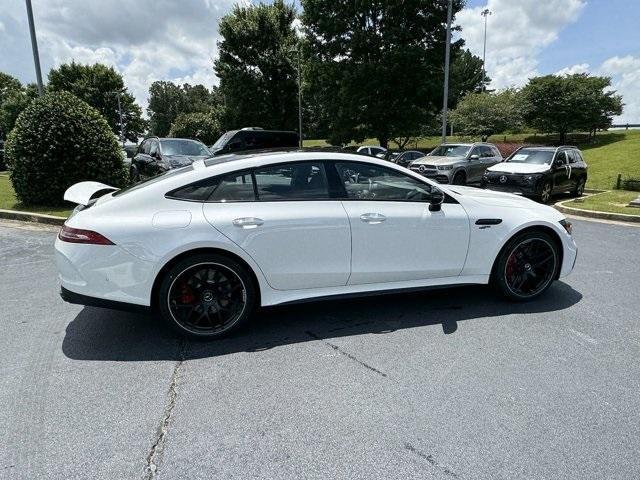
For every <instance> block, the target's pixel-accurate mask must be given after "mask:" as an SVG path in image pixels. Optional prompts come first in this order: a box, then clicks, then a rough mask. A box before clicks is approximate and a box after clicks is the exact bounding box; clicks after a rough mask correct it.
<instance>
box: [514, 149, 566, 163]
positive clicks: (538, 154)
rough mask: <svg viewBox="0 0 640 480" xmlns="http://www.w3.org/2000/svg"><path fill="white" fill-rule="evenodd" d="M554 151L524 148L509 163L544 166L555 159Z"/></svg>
mask: <svg viewBox="0 0 640 480" xmlns="http://www.w3.org/2000/svg"><path fill="white" fill-rule="evenodd" d="M554 153H555V152H554V151H553V150H534V149H532V148H523V149H522V150H519V151H517V152H516V153H515V154H514V155H513V156H512V157H511V158H510V159H508V160H507V162H511V163H532V164H537V165H544V164H545V163H551V160H552V159H553V154H554Z"/></svg>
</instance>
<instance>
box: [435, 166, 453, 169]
mask: <svg viewBox="0 0 640 480" xmlns="http://www.w3.org/2000/svg"><path fill="white" fill-rule="evenodd" d="M452 168H453V165H438V170H451V169H452Z"/></svg>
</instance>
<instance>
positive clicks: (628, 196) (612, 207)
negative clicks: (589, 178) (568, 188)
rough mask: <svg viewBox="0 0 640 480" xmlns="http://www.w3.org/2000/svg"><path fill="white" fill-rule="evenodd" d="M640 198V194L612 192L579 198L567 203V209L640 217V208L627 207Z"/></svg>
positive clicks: (622, 191) (621, 191)
mask: <svg viewBox="0 0 640 480" xmlns="http://www.w3.org/2000/svg"><path fill="white" fill-rule="evenodd" d="M639 196H640V192H627V191H625V190H612V191H610V192H605V193H598V194H596V195H590V196H588V197H583V198H578V199H576V200H573V201H571V202H567V203H565V205H566V206H567V207H574V208H581V209H584V210H596V211H599V212H613V213H626V214H628V215H640V208H637V207H629V206H627V205H629V202H630V201H631V200H633V199H635V198H638V197H639Z"/></svg>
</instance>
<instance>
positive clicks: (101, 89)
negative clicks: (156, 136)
mask: <svg viewBox="0 0 640 480" xmlns="http://www.w3.org/2000/svg"><path fill="white" fill-rule="evenodd" d="M47 88H48V90H49V91H54V92H57V91H67V92H69V93H72V94H73V95H75V96H76V97H78V98H79V99H81V100H83V101H85V102H87V103H88V104H89V105H91V106H92V107H94V108H95V109H96V110H98V112H100V114H102V116H103V117H104V118H105V119H106V120H107V123H108V124H109V127H111V130H112V131H113V133H115V134H116V135H118V136H119V135H120V115H119V111H118V96H119V97H120V107H121V109H122V123H123V127H124V133H125V137H126V138H127V139H129V140H131V141H133V142H137V141H138V137H140V136H142V135H143V134H144V132H145V131H146V129H147V124H146V121H145V120H144V119H143V118H142V109H141V108H140V106H139V105H137V104H136V103H135V99H134V97H133V95H131V94H130V93H129V92H128V91H127V89H126V87H125V85H124V80H123V79H122V75H120V74H119V73H118V72H116V71H115V70H114V69H113V67H108V66H106V65H102V64H100V63H96V64H94V65H82V64H80V63H75V62H73V61H72V62H71V63H67V64H64V65H60V67H58V68H57V69H52V70H51V71H50V72H49V83H48V86H47Z"/></svg>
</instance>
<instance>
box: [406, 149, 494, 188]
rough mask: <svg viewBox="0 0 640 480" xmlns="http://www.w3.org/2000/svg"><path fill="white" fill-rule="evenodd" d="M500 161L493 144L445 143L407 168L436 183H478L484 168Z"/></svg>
mask: <svg viewBox="0 0 640 480" xmlns="http://www.w3.org/2000/svg"><path fill="white" fill-rule="evenodd" d="M500 162H502V155H500V151H499V150H498V148H497V147H496V146H495V145H493V144H492V143H456V144H452V143H445V144H443V145H440V146H439V147H436V148H435V149H434V150H433V151H432V152H431V153H429V154H428V155H426V156H424V157H422V158H420V159H418V160H416V161H414V162H413V163H411V165H410V166H409V168H410V169H411V170H413V171H415V172H418V173H420V175H424V176H425V177H427V178H431V179H433V180H435V181H436V182H438V183H452V184H454V185H466V184H467V183H479V182H480V181H481V180H482V175H483V174H484V171H485V170H486V169H487V168H489V167H491V166H493V165H495V164H496V163H500Z"/></svg>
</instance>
